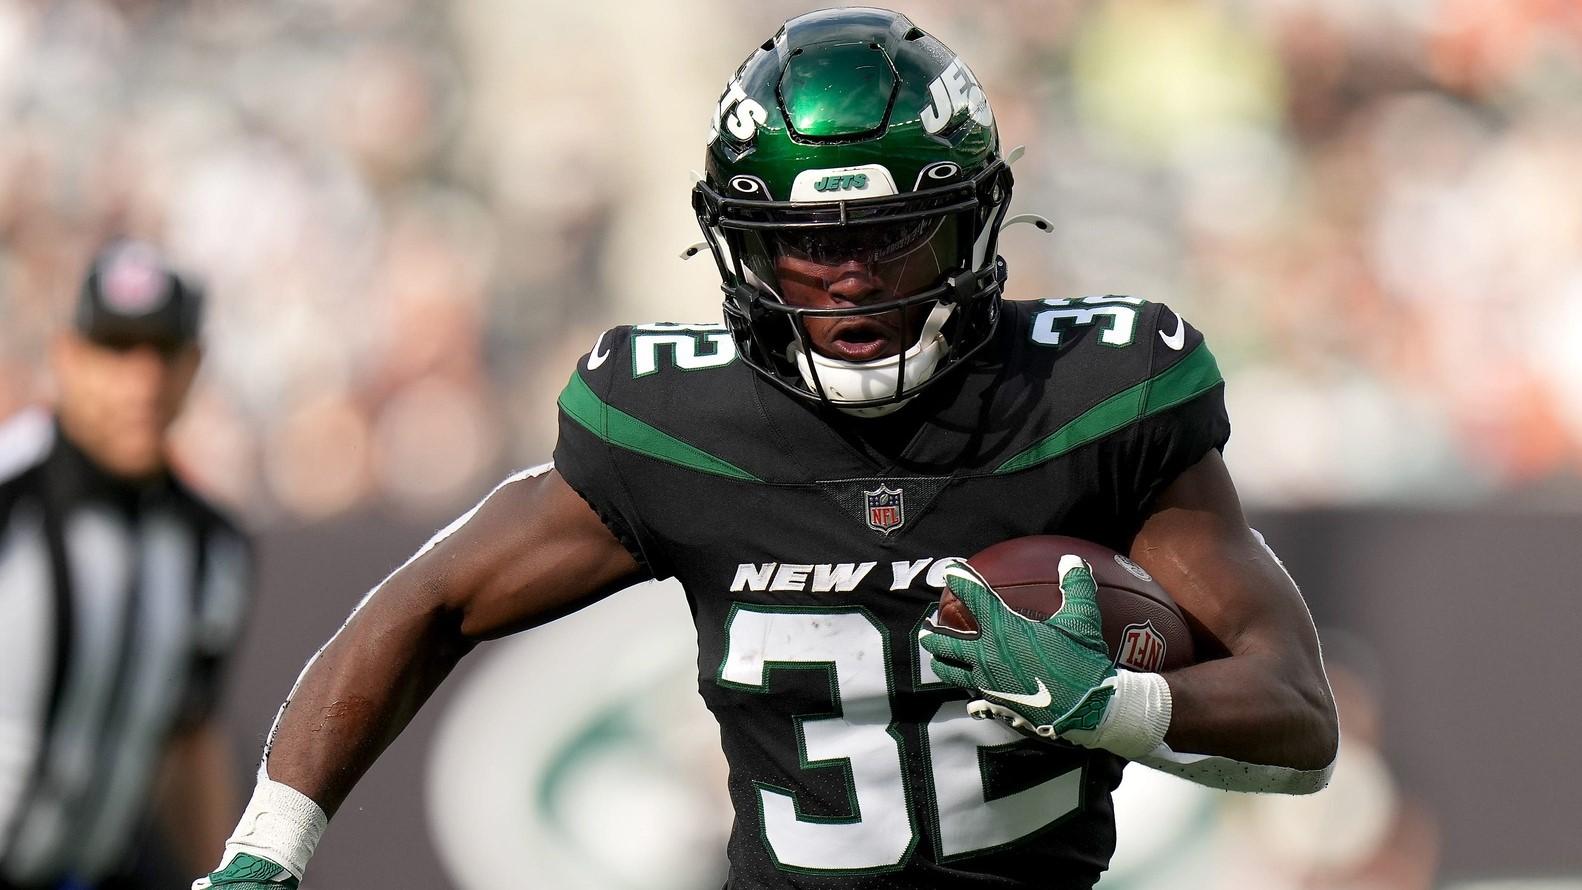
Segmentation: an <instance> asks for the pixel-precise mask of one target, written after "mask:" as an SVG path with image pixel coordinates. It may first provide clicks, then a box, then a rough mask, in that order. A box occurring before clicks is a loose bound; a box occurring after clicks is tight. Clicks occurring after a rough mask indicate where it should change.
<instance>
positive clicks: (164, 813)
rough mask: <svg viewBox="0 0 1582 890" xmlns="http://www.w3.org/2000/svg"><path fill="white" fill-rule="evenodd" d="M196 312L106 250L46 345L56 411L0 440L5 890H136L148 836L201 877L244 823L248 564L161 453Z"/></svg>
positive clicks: (117, 250) (134, 261) (27, 420)
mask: <svg viewBox="0 0 1582 890" xmlns="http://www.w3.org/2000/svg"><path fill="white" fill-rule="evenodd" d="M201 306H202V296H201V294H200V293H199V292H198V291H197V289H195V288H194V287H193V285H192V284H190V283H189V282H187V281H185V280H183V279H182V278H181V277H180V276H178V275H176V274H175V273H173V272H172V271H171V270H170V269H169V268H168V267H167V266H166V264H165V263H164V262H163V261H162V259H161V258H160V256H159V254H158V253H157V252H156V251H155V250H154V249H153V248H151V247H149V246H147V245H145V244H140V243H135V242H120V243H116V244H112V245H111V246H109V247H108V248H107V249H105V250H104V251H103V252H101V253H100V254H99V255H98V256H97V257H96V258H95V259H94V262H93V265H92V266H91V268H90V269H89V271H88V275H87V278H86V281H85V282H84V284H83V286H82V291H81V295H80V299H79V303H78V306H77V312H76V316H75V319H74V324H73V326H72V329H71V330H69V331H65V332H63V333H61V334H60V335H59V336H58V337H57V338H56V340H55V342H54V343H53V344H52V347H51V361H52V365H53V368H54V371H55V377H56V383H57V386H58V393H59V397H58V399H57V402H56V406H55V410H54V412H53V414H52V415H51V414H47V413H45V412H43V411H30V412H24V413H22V414H20V415H18V416H16V417H14V418H12V419H11V420H9V421H7V422H5V423H4V424H3V425H0V890H139V888H142V887H145V886H147V885H146V884H144V883H140V882H139V881H138V880H137V879H136V878H135V877H133V876H132V875H131V874H130V872H131V871H132V868H131V866H130V863H132V862H134V861H136V860H137V859H138V857H139V855H140V854H141V855H145V856H146V849H145V848H146V843H145V841H144V838H145V837H146V834H145V828H147V827H148V826H149V825H150V824H151V823H157V825H158V827H159V828H161V829H162V830H163V832H162V833H163V837H164V838H165V848H166V849H167V850H169V852H170V854H171V855H172V856H174V857H175V859H176V861H174V862H169V863H166V868H169V867H172V866H173V867H175V868H177V869H179V870H181V871H183V872H190V873H197V872H201V871H203V870H204V869H206V868H208V866H209V864H210V863H211V862H212V861H214V860H215V859H216V858H217V857H218V856H219V853H220V849H221V847H222V846H223V844H224V840H225V837H226V834H227V833H228V832H229V829H230V827H231V822H232V820H233V819H234V818H235V813H236V786H235V776H234V774H233V764H234V760H233V758H232V752H231V749H230V746H229V743H228V742H227V741H226V739H225V735H224V733H223V732H222V731H221V729H220V727H219V725H218V722H217V720H216V719H215V699H216V693H217V690H218V686H219V677H220V672H221V668H222V666H223V665H222V662H223V660H224V656H225V654H226V653H228V652H229V651H230V650H231V649H232V648H233V644H234V642H235V640H236V637H237V633H238V629H239V626H240V624H241V619H242V617H243V613H244V611H245V606H246V601H247V597H248V591H249V587H250V584H251V577H250V575H251V561H250V554H249V549H248V544H247V541H246V540H245V539H244V538H243V537H242V535H241V534H240V533H239V532H238V531H237V529H236V527H235V526H234V525H232V523H231V522H230V521H228V520H227V519H226V518H225V517H224V516H222V515H221V514H220V513H219V512H217V511H216V510H215V509H214V507H212V506H210V505H209V504H207V503H205V502H204V501H203V500H202V499H200V498H199V497H197V496H196V495H195V494H193V493H192V492H191V491H190V490H189V489H188V488H187V487H186V486H185V485H183V484H182V482H181V480H180V479H178V478H176V476H175V475H174V474H172V472H171V469H170V466H169V464H168V463H167V455H166V442H165V439H166V431H167V430H168V429H169V428H170V425H171V423H172V422H173V421H174V420H175V419H176V416H177V414H178V413H179V412H180V410H181V405H182V402H183V400H184V399H185V397H186V394H187V390H188V388H189V387H190V386H191V384H192V379H193V375H194V374H195V373H196V372H197V369H198V363H199V358H200V355H199V346H198V342H197V333H198V321H199V315H200V310H201Z"/></svg>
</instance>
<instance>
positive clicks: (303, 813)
mask: <svg viewBox="0 0 1582 890" xmlns="http://www.w3.org/2000/svg"><path fill="white" fill-rule="evenodd" d="M329 824H330V820H329V817H328V816H326V815H324V811H323V810H322V809H319V805H318V804H316V803H314V802H313V801H312V799H310V798H309V797H308V796H307V795H305V794H303V793H302V792H300V791H298V790H296V789H295V788H292V787H291V786H290V785H282V784H281V783H279V782H275V781H272V780H270V779H267V778H262V777H260V778H259V780H258V785H257V786H256V787H254V788H253V797H252V799H251V800H249V801H248V802H247V809H246V810H243V811H242V819H241V821H240V822H238V823H237V824H236V831H235V832H234V833H233V834H232V835H231V838H230V840H228V841H226V842H225V857H224V859H223V861H224V862H229V861H231V860H232V859H234V858H236V854H237V853H251V854H252V855H254V856H259V857H262V858H264V859H268V860H269V861H271V862H274V863H277V864H279V865H282V866H284V867H285V869H286V870H287V871H289V872H291V873H292V874H293V875H295V876H296V877H297V879H298V880H301V878H302V873H303V871H305V870H306V869H307V867H308V859H309V857H311V856H312V855H313V848H314V847H317V846H318V845H319V838H321V837H323V836H324V829H325V828H326V827H328V826H329Z"/></svg>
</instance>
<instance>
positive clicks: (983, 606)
mask: <svg viewBox="0 0 1582 890" xmlns="http://www.w3.org/2000/svg"><path fill="white" fill-rule="evenodd" d="M1132 558H1133V559H1134V560H1135V561H1137V562H1138V563H1140V564H1142V565H1143V567H1144V568H1146V569H1147V570H1148V571H1149V572H1151V573H1152V574H1153V575H1154V577H1155V579H1156V580H1158V581H1159V582H1160V583H1161V584H1162V585H1164V586H1165V588H1166V589H1168V590H1170V591H1171V593H1172V595H1173V596H1174V597H1175V600H1176V602H1177V604H1178V605H1180V606H1181V608H1182V610H1183V611H1184V612H1186V614H1187V616H1188V618H1189V620H1190V621H1191V622H1192V623H1193V624H1194V635H1195V636H1197V637H1198V641H1197V642H1198V644H1199V651H1200V652H1202V651H1205V650H1206V651H1208V652H1209V653H1211V654H1212V655H1213V656H1220V657H1211V658H1209V659H1208V660H1205V661H1203V662H1201V663H1199V664H1197V665H1194V666H1192V667H1189V668H1184V669H1181V670H1177V671H1172V672H1171V673H1169V674H1168V675H1165V674H1157V673H1141V672H1133V671H1117V670H1116V669H1115V667H1114V666H1113V663H1112V661H1111V659H1110V653H1109V651H1108V649H1107V647H1106V646H1105V643H1104V637H1103V623H1102V620H1101V616H1100V614H1099V608H1098V601H1097V585H1096V584H1095V582H1094V580H1093V572H1092V569H1091V567H1089V566H1088V565H1087V564H1086V563H1085V562H1083V560H1082V559H1081V557H1078V556H1075V555H1068V556H1065V557H1063V558H1062V559H1061V561H1060V590H1061V594H1062V603H1061V607H1060V610H1059V611H1058V612H1057V613H1056V614H1055V615H1054V616H1052V617H1051V618H1049V619H1047V620H1045V621H1032V620H1030V619H1026V618H1022V617H1021V616H1018V615H1016V614H1015V613H1014V612H1012V611H1011V609H1010V608H1009V607H1008V606H1006V605H1005V602H1004V601H1003V600H1002V599H1001V598H1000V597H999V596H998V595H997V594H996V593H995V592H994V590H993V588H991V587H990V586H989V584H988V582H987V581H985V580H984V579H983V578H982V576H980V575H978V573H977V572H976V571H975V570H973V568H972V567H971V566H970V565H968V564H967V563H965V562H962V561H956V562H954V563H952V564H950V565H948V566H947V568H946V570H945V583H946V584H947V585H948V586H949V588H950V590H951V592H952V593H953V594H955V595H956V596H957V597H958V598H959V599H961V600H962V601H963V603H964V604H965V606H966V607H967V609H968V610H970V611H971V612H972V614H973V615H974V616H976V617H977V621H978V624H979V625H980V626H981V627H985V628H992V630H989V629H986V630H985V631H984V632H983V633H981V634H980V635H978V636H976V637H961V636H958V635H954V634H944V633H937V632H931V633H928V634H926V635H925V636H924V637H923V638H922V639H921V641H920V642H921V643H922V645H923V647H924V648H925V649H927V650H928V651H929V652H930V653H932V654H933V655H934V657H935V664H934V672H935V673H936V674H938V675H939V676H940V677H941V678H942V679H944V680H947V681H949V682H952V683H956V684H957V685H960V686H965V687H968V688H972V689H977V690H979V691H980V693H982V695H983V697H982V698H980V699H978V700H976V701H973V702H971V703H969V704H968V706H967V707H968V712H969V713H972V714H973V715H974V716H979V717H989V716H992V717H997V718H999V719H1001V720H1004V721H1006V722H1008V723H1010V724H1011V725H1012V726H1015V727H1017V728H1019V729H1022V730H1024V731H1027V732H1031V733H1035V734H1037V735H1039V736H1042V737H1045V738H1060V739H1063V740H1065V741H1068V742H1074V743H1076V744H1079V745H1084V746H1086V747H1090V748H1100V749H1103V750H1107V751H1110V752H1113V753H1115V754H1119V755H1121V756H1122V757H1125V758H1127V759H1129V760H1135V761H1137V762H1139V763H1144V764H1147V765H1148V766H1152V767H1155V768H1157V769H1161V770H1164V771H1166V772H1170V773H1174V774H1176V775H1179V776H1181V777H1183V778H1187V779H1191V780H1192V781H1195V782H1200V783H1202V784H1206V785H1212V786H1215V787H1218V788H1225V789H1229V790H1234V791H1272V792H1281V793H1286V794H1305V793H1309V792H1312V791H1317V790H1318V789H1320V788H1322V787H1323V786H1324V785H1325V784H1326V783H1327V782H1328V778H1329V769H1330V765H1331V764H1332V763H1333V761H1334V757H1335V750H1336V746H1337V743H1338V732H1337V729H1336V726H1337V723H1336V717H1335V706H1334V702H1333V700H1332V699H1331V696H1330V691H1329V684H1328V683H1327V682H1326V680H1325V678H1324V670H1323V665H1322V663H1321V662H1320V660H1319V653H1318V639H1317V635H1316V633H1315V632H1314V630H1313V622H1312V619H1311V618H1310V617H1309V616H1308V613H1307V608H1306V606H1305V605H1304V604H1303V602H1302V598H1301V595H1300V594H1299V593H1297V590H1296V586H1295V585H1294V584H1293V583H1292V582H1291V579H1290V576H1288V575H1287V574H1286V573H1285V570H1284V569H1283V568H1282V567H1281V566H1280V563H1279V561H1278V560H1277V559H1275V558H1274V554H1273V553H1271V552H1270V551H1269V550H1268V548H1266V547H1264V546H1263V543H1262V541H1261V540H1260V539H1259V538H1258V537H1257V535H1256V533H1255V532H1253V531H1252V530H1251V529H1249V528H1247V525H1246V520H1245V519H1244V518H1243V517H1242V514H1241V506H1240V503H1239V501H1238V499H1237V497H1236V491H1235V488H1234V486H1232V484H1231V482H1230V477H1229V475H1228V474H1227V473H1226V472H1225V466H1224V463H1223V462H1222V461H1221V459H1220V456H1219V452H1218V451H1217V450H1213V449H1211V450H1210V451H1209V452H1208V453H1207V455H1206V456H1205V457H1203V458H1201V459H1200V460H1199V461H1198V463H1196V464H1195V465H1193V466H1192V467H1190V468H1188V469H1187V470H1186V471H1184V472H1182V473H1181V474H1180V475H1179V476H1178V477H1177V478H1176V479H1175V481H1174V482H1172V483H1171V484H1170V485H1169V486H1168V487H1167V488H1166V489H1165V491H1164V492H1162V493H1161V496H1160V497H1159V498H1157V499H1156V503H1155V506H1154V508H1153V509H1152V510H1151V511H1150V513H1149V515H1148V516H1147V518H1146V520H1145V522H1144V524H1143V528H1142V531H1141V532H1140V533H1139V534H1138V536H1137V538H1136V539H1135V541H1134V543H1133V547H1132ZM1035 687H1036V691H1034V689H1035ZM990 690H993V691H990ZM1005 690H1011V691H1010V692H1006V691H1005ZM1020 690H1028V691H1027V692H1026V693H1023V692H1021V691H1020Z"/></svg>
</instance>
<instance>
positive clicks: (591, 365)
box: [588, 331, 1181, 371]
mask: <svg viewBox="0 0 1582 890" xmlns="http://www.w3.org/2000/svg"><path fill="white" fill-rule="evenodd" d="M608 333H609V331H605V332H604V334H608ZM604 334H600V335H599V339H597V340H595V341H593V351H592V352H590V353H588V370H590V371H597V370H598V369H599V366H600V365H602V364H604V360H605V359H607V358H609V357H610V350H608V349H606V350H604V351H603V352H600V351H599V347H600V346H603V345H604ZM1176 348H1177V349H1180V348H1181V347H1179V346H1178V347H1176Z"/></svg>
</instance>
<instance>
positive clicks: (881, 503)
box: [862, 485, 906, 535]
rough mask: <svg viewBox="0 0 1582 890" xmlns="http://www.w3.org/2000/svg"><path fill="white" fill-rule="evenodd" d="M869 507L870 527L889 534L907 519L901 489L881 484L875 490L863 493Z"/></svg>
mask: <svg viewBox="0 0 1582 890" xmlns="http://www.w3.org/2000/svg"><path fill="white" fill-rule="evenodd" d="M862 496H863V498H865V499H866V502H867V507H868V527H869V528H871V529H873V530H874V531H876V532H879V533H881V534H886V535H888V534H889V533H890V532H892V531H895V530H896V529H898V528H900V527H901V523H903V522H905V521H906V508H905V506H904V505H903V503H902V501H901V490H900V489H898V488H890V487H889V486H887V485H880V486H879V487H878V488H876V489H874V490H873V491H865V492H863V493H862Z"/></svg>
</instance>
